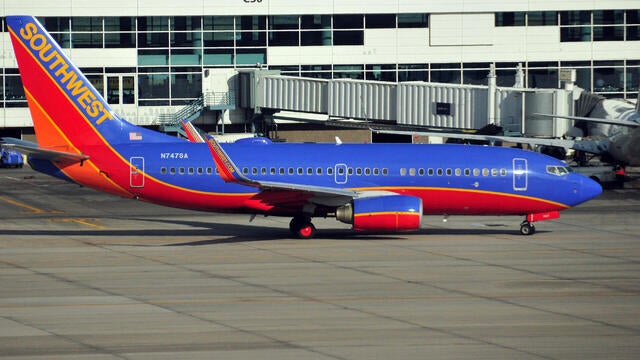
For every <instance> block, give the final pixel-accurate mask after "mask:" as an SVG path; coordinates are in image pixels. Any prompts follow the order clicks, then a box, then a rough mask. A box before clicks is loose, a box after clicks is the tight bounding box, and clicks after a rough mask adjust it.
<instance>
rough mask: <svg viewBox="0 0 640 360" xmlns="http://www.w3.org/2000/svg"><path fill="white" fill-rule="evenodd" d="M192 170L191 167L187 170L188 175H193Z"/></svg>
mask: <svg viewBox="0 0 640 360" xmlns="http://www.w3.org/2000/svg"><path fill="white" fill-rule="evenodd" d="M193 173H194V169H193V168H192V167H190V168H189V175H193Z"/></svg>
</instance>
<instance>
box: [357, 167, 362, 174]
mask: <svg viewBox="0 0 640 360" xmlns="http://www.w3.org/2000/svg"><path fill="white" fill-rule="evenodd" d="M356 175H358V176H361V175H362V168H356Z"/></svg>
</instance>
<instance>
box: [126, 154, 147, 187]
mask: <svg viewBox="0 0 640 360" xmlns="http://www.w3.org/2000/svg"><path fill="white" fill-rule="evenodd" d="M129 163H130V164H131V165H130V167H129V185H130V186H131V187H132V188H142V187H144V158H143V157H142V156H132V157H131V158H129Z"/></svg>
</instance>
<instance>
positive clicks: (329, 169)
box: [327, 167, 333, 175]
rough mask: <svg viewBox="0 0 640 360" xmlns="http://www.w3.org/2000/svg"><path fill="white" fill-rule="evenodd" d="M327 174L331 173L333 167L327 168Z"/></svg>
mask: <svg viewBox="0 0 640 360" xmlns="http://www.w3.org/2000/svg"><path fill="white" fill-rule="evenodd" d="M327 175H333V168H330V167H329V168H327Z"/></svg>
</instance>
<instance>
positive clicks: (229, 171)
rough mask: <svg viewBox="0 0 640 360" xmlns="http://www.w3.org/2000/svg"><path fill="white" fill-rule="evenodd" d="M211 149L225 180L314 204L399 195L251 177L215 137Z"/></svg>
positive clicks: (382, 191)
mask: <svg viewBox="0 0 640 360" xmlns="http://www.w3.org/2000/svg"><path fill="white" fill-rule="evenodd" d="M207 144H208V146H209V150H210V151H211V154H212V156H213V159H214V162H215V163H216V168H217V169H218V173H219V174H220V177H221V178H222V179H223V180H224V181H225V182H232V183H236V184H241V185H246V186H251V187H254V188H258V189H260V190H261V191H265V192H266V191H284V192H291V193H295V194H304V195H308V196H309V201H310V202H312V203H314V204H319V205H325V206H340V205H344V204H346V203H348V202H349V201H351V200H353V199H356V198H364V197H370V196H385V195H397V194H395V193H392V192H390V191H384V190H380V191H377V190H376V191H373V190H367V191H358V190H351V189H340V188H334V187H327V186H315V185H304V184H295V183H284V182H276V181H260V180H253V179H249V178H248V177H246V176H245V175H243V174H242V173H241V172H240V169H238V167H237V166H236V165H235V164H234V163H233V161H232V160H231V158H229V156H228V155H227V153H226V152H225V151H224V149H223V148H222V147H221V146H220V144H218V142H217V141H216V140H215V139H214V138H210V139H209V140H207Z"/></svg>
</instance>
